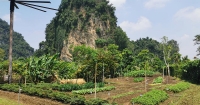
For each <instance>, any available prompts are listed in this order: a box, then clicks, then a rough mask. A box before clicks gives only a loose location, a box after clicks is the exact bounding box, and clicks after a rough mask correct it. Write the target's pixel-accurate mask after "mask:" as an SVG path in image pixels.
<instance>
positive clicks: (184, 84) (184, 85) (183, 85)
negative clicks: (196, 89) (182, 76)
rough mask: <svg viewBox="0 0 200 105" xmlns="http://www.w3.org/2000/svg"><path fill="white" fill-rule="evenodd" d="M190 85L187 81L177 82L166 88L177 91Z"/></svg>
mask: <svg viewBox="0 0 200 105" xmlns="http://www.w3.org/2000/svg"><path fill="white" fill-rule="evenodd" d="M189 87H190V84H189V83H187V82H179V83H177V84H175V85H172V86H169V87H167V90H169V91H172V92H174V93H179V92H181V91H184V90H186V89H188V88H189Z"/></svg>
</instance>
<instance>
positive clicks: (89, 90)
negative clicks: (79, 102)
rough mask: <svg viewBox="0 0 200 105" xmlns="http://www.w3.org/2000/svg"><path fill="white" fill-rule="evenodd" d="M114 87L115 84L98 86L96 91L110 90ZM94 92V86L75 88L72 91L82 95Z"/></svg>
mask: <svg viewBox="0 0 200 105" xmlns="http://www.w3.org/2000/svg"><path fill="white" fill-rule="evenodd" d="M113 89H115V87H114V86H107V87H101V88H96V92H103V91H110V90H113ZM94 92H95V89H94V88H92V89H82V90H73V91H72V93H75V94H81V95H84V94H92V93H94Z"/></svg>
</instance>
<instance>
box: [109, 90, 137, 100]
mask: <svg viewBox="0 0 200 105" xmlns="http://www.w3.org/2000/svg"><path fill="white" fill-rule="evenodd" d="M134 93H135V92H133V91H131V92H128V93H123V94H118V95H116V96H113V97H112V98H113V99H116V98H120V97H124V96H127V95H131V94H134Z"/></svg>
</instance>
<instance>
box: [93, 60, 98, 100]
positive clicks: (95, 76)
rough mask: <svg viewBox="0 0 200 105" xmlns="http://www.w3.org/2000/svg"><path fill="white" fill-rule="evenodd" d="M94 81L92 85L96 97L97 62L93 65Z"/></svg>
mask: <svg viewBox="0 0 200 105" xmlns="http://www.w3.org/2000/svg"><path fill="white" fill-rule="evenodd" d="M94 82H95V84H94V85H95V87H94V98H95V99H96V98H97V62H96V65H95V73H94Z"/></svg>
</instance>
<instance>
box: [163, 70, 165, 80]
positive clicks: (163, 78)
mask: <svg viewBox="0 0 200 105" xmlns="http://www.w3.org/2000/svg"><path fill="white" fill-rule="evenodd" d="M164 80H165V67H163V82H164Z"/></svg>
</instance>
